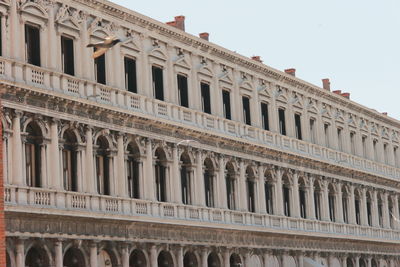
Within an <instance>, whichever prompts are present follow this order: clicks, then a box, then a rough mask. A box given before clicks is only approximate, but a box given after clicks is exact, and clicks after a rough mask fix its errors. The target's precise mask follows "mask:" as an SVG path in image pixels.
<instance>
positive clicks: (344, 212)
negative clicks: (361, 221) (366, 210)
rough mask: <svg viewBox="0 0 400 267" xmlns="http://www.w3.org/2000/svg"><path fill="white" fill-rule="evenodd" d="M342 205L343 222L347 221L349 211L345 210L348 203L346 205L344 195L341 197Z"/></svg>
mask: <svg viewBox="0 0 400 267" xmlns="http://www.w3.org/2000/svg"><path fill="white" fill-rule="evenodd" d="M342 206H343V221H344V222H345V223H349V212H348V210H347V208H348V205H347V198H346V197H343V198H342Z"/></svg>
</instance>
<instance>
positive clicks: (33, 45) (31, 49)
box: [25, 25, 40, 66]
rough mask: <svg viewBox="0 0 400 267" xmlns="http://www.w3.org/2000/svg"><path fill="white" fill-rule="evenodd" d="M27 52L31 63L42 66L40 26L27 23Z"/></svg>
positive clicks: (27, 57)
mask: <svg viewBox="0 0 400 267" xmlns="http://www.w3.org/2000/svg"><path fill="white" fill-rule="evenodd" d="M25 52H26V60H27V62H28V63H29V64H32V65H36V66H40V30H39V28H38V27H35V26H31V25H25Z"/></svg>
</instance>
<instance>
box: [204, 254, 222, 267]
mask: <svg viewBox="0 0 400 267" xmlns="http://www.w3.org/2000/svg"><path fill="white" fill-rule="evenodd" d="M221 262H222V261H221V258H220V256H219V254H217V253H216V252H211V253H210V254H208V257H207V266H208V267H222V264H221Z"/></svg>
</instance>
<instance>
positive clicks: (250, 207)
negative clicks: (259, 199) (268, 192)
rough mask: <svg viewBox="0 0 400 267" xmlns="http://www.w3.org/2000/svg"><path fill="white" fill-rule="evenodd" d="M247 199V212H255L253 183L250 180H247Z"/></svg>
mask: <svg viewBox="0 0 400 267" xmlns="http://www.w3.org/2000/svg"><path fill="white" fill-rule="evenodd" d="M247 197H248V198H247V201H248V210H249V211H250V212H256V207H255V205H256V200H255V183H254V182H253V181H251V180H247Z"/></svg>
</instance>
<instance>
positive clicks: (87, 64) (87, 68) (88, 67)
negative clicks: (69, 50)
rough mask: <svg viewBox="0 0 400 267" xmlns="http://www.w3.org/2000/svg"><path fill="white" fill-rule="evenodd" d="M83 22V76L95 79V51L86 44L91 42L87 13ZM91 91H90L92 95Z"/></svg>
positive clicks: (81, 36)
mask: <svg viewBox="0 0 400 267" xmlns="http://www.w3.org/2000/svg"><path fill="white" fill-rule="evenodd" d="M84 17H85V19H84V21H83V23H81V31H80V38H79V39H80V43H81V47H80V49H81V56H82V60H81V61H80V62H81V64H82V65H81V68H82V76H83V78H85V79H88V80H94V66H93V59H92V58H91V54H92V52H93V50H92V48H87V47H86V46H87V45H88V44H89V38H90V34H89V31H88V25H87V23H86V15H85V16H84ZM90 94H91V93H89V95H90Z"/></svg>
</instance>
